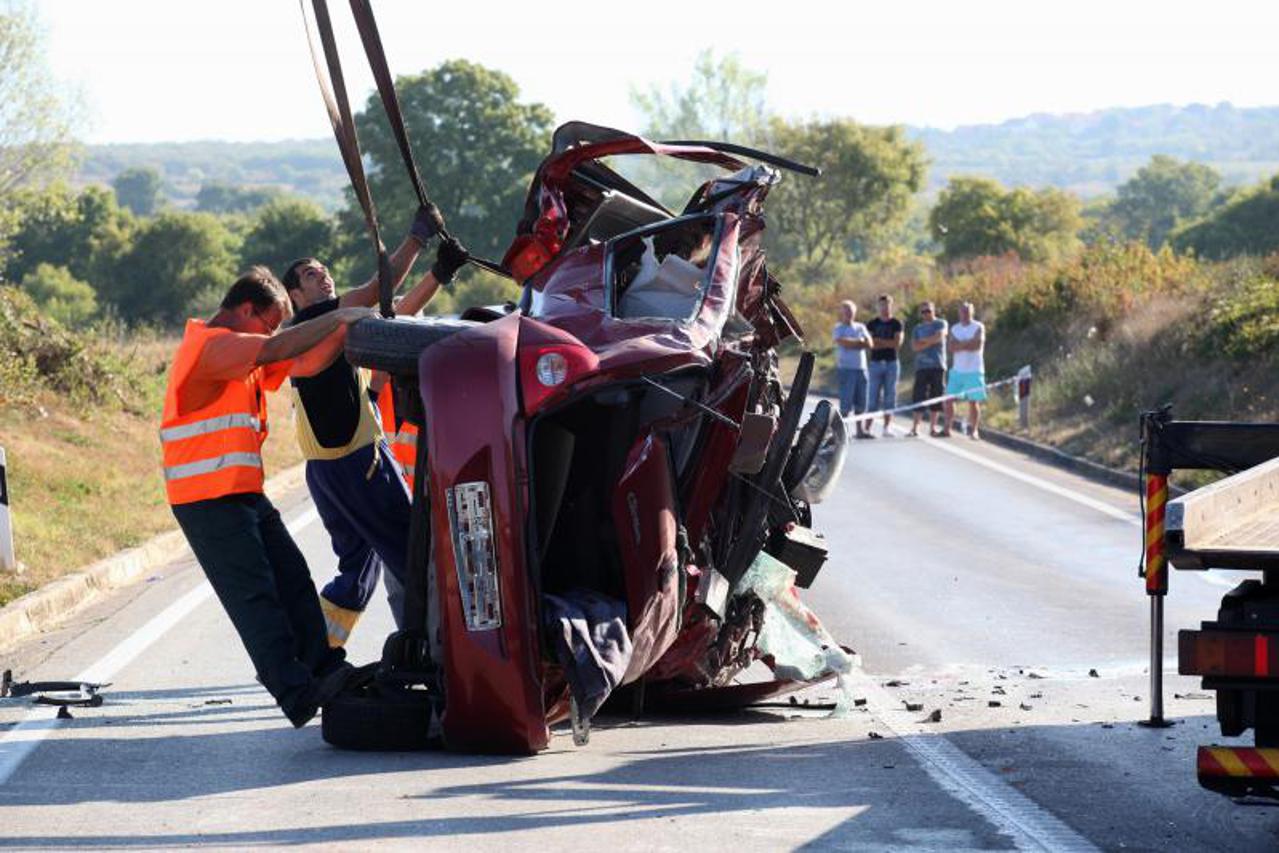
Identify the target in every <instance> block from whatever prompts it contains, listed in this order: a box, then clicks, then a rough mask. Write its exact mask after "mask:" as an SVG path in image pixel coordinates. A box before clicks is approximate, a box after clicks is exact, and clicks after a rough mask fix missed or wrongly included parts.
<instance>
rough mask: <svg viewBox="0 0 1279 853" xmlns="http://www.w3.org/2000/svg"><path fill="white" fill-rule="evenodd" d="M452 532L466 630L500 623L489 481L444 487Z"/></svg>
mask: <svg viewBox="0 0 1279 853" xmlns="http://www.w3.org/2000/svg"><path fill="white" fill-rule="evenodd" d="M445 502H446V504H447V505H448V512H449V527H450V529H451V530H452V533H453V563H454V565H455V566H456V567H457V584H458V589H459V591H460V593H461V597H462V616H463V618H464V619H465V621H466V630H468V631H492V630H493V629H495V628H500V627H502V600H501V587H500V586H499V584H498V574H497V554H496V552H495V550H494V544H493V542H494V537H493V502H492V498H491V496H490V495H489V484H488V483H485V482H483V481H478V482H474V483H458V484H457V485H456V486H453V487H452V488H451V489H447V490H446V491H445Z"/></svg>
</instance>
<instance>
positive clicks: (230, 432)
mask: <svg viewBox="0 0 1279 853" xmlns="http://www.w3.org/2000/svg"><path fill="white" fill-rule="evenodd" d="M227 334H232V332H231V331H230V330H229V329H225V328H220V327H213V328H210V327H209V326H207V325H206V324H205V323H204V322H202V321H200V320H191V321H188V322H187V327H186V331H185V334H184V335H183V338H182V343H181V344H180V345H179V346H178V350H177V352H176V353H175V355H174V358H173V366H172V367H171V368H170V371H169V384H168V389H167V390H166V392H165V400H164V416H163V418H162V420H161V423H160V442H161V445H162V446H163V450H164V480H165V491H166V492H167V495H168V499H169V503H171V504H175V505H178V504H188V503H194V502H197V501H204V500H211V499H213V498H220V497H223V496H225V495H232V494H244V493H260V492H261V491H262V484H263V471H262V442H263V441H264V440H265V439H266V431H267V425H266V395H265V389H264V388H263V382H264V371H263V369H262V368H260V367H251V368H246V371H245V374H244V376H242V377H239V378H236V379H229V380H226V381H222V382H216V383H204V382H202V383H201V385H202V388H201V390H202V391H204V392H205V393H209V394H210V395H211V399H208V400H207V402H204V403H203V404H202V405H200V406H199V407H198V408H192V407H191V396H190V393H189V390H188V387H187V386H188V384H189V382H190V379H191V374H192V372H193V371H194V369H195V367H196V365H197V364H198V363H199V361H200V356H201V353H203V351H204V348H205V345H206V344H207V343H208V342H209V341H211V340H213V339H214V338H217V337H219V336H220V335H227Z"/></svg>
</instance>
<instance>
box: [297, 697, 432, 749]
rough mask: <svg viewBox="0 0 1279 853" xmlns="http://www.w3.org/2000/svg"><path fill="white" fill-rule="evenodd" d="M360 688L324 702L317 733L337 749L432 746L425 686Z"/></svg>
mask: <svg viewBox="0 0 1279 853" xmlns="http://www.w3.org/2000/svg"><path fill="white" fill-rule="evenodd" d="M374 690H375V689H371V690H367V691H366V690H361V691H358V692H353V693H343V694H341V695H339V696H337V697H335V698H333V699H332V700H330V701H329V702H328V703H326V704H325V706H324V711H323V713H322V714H321V716H320V733H321V735H323V737H324V740H325V742H326V743H328V744H329V745H331V746H335V747H337V748H338V749H352V750H359V751H362V752H416V751H420V750H424V749H431V748H432V747H433V746H435V745H436V744H434V743H432V740H431V737H430V733H431V701H430V698H429V697H428V696H427V693H426V691H424V690H376V692H374Z"/></svg>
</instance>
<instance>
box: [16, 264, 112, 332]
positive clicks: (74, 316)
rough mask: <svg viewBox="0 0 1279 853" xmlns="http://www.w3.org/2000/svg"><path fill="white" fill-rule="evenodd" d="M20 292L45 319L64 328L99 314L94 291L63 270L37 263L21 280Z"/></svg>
mask: <svg viewBox="0 0 1279 853" xmlns="http://www.w3.org/2000/svg"><path fill="white" fill-rule="evenodd" d="M22 289H23V290H24V291H25V292H26V293H27V294H28V295H29V296H30V297H31V298H32V299H33V300H35V302H36V304H37V305H39V306H40V310H41V311H43V312H44V314H45V315H46V316H48V317H52V318H53V319H54V320H57V321H58V322H59V323H61V324H62V325H64V326H67V327H72V328H78V327H82V326H85V325H87V324H88V323H89V321H90V320H92V319H93V318H94V317H95V316H96V315H97V313H98V298H97V294H95V293H94V292H93V288H92V287H90V286H89V285H87V284H85V283H84V282H83V281H80V280H79V279H77V278H76V277H75V276H73V275H72V274H71V271H70V270H68V269H67V268H66V267H55V266H53V265H52V264H40V265H39V266H38V267H36V268H35V271H34V272H32V273H30V274H29V275H28V276H27V277H26V278H24V279H23V280H22Z"/></svg>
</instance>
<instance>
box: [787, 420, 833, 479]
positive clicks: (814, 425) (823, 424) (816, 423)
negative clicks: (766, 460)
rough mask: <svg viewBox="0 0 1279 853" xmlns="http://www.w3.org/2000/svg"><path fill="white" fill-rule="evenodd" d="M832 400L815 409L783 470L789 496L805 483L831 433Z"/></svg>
mask: <svg viewBox="0 0 1279 853" xmlns="http://www.w3.org/2000/svg"><path fill="white" fill-rule="evenodd" d="M830 415H831V405H830V400H822V401H821V402H820V403H818V404H817V406H816V408H814V409H813V413H812V415H810V416H809V418H808V423H806V424H804V426H803V427H801V428H800V430H799V438H797V439H795V446H794V447H792V448H791V451H790V456H788V457H787V458H786V467H785V468H783V469H782V487H783V488H785V489H786V492H787V493H788V494H794V492H795V487H796V486H798V485H799V484H800V483H802V482H803V480H804V478H805V477H807V476H808V472H809V470H810V469H811V468H812V467H813V460H815V459H816V458H817V451H818V450H819V449H821V446H822V439H823V438H825V437H826V433H828V432H829V431H830Z"/></svg>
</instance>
